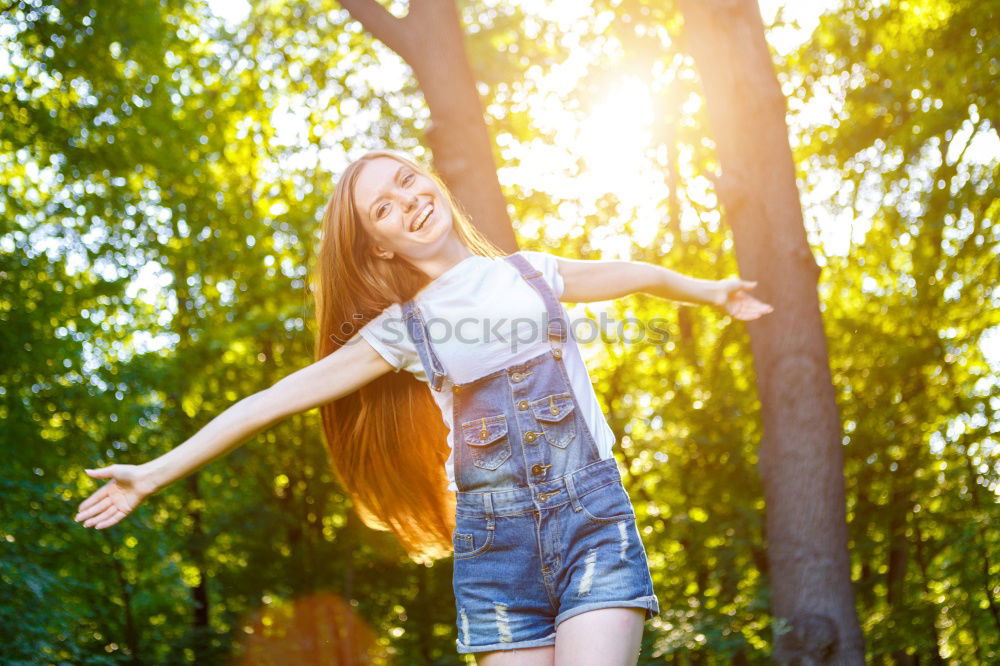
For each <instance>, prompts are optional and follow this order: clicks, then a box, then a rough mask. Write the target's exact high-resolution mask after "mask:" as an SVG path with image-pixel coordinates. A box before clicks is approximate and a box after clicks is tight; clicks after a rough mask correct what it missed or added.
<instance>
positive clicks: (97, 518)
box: [83, 504, 124, 527]
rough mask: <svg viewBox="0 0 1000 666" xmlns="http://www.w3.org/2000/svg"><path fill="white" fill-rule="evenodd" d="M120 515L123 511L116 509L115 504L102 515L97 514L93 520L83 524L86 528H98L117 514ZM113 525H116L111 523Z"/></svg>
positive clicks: (90, 519)
mask: <svg viewBox="0 0 1000 666" xmlns="http://www.w3.org/2000/svg"><path fill="white" fill-rule="evenodd" d="M118 513H122V512H121V510H120V509H119V508H118V507H116V506H115V505H114V504H110V505H109V506H108V507H107V508H106V509H104V511H102V512H101V513H99V514H97V515H96V516H94V517H93V518H89V519H87V520H86V521H85V522H84V523H83V526H84V527H96V526H97V525H100V524H101V523H103V522H105V521H107V520H108V519H109V518H111V517H112V516H114V515H115V514H118ZM122 515H124V514H122ZM115 522H118V521H115ZM111 524H112V525H113V524H114V523H111Z"/></svg>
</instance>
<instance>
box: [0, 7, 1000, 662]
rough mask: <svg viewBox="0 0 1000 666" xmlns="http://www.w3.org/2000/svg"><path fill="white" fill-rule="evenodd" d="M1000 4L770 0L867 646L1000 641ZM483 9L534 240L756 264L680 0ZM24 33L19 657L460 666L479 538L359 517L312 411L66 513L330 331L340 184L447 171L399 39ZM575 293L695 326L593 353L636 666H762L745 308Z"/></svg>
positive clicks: (246, 23) (267, 23)
mask: <svg viewBox="0 0 1000 666" xmlns="http://www.w3.org/2000/svg"><path fill="white" fill-rule="evenodd" d="M381 4H382V6H383V7H384V8H385V9H386V10H387V11H388V12H390V13H391V14H393V15H396V16H402V15H403V14H405V12H406V6H405V4H404V3H401V2H384V3H381ZM998 4H1000V3H997V2H995V1H988V2H979V3H973V2H971V1H964V0H949V1H938V0H921V1H913V2H909V3H864V2H854V1H853V0H843V1H834V0H830V1H829V2H827V3H801V4H792V3H788V4H781V3H774V2H766V3H762V14H763V18H764V23H765V26H766V35H767V39H768V43H769V46H770V48H771V51H772V56H773V61H774V63H775V65H776V67H777V69H778V74H779V80H780V83H781V89H782V92H783V93H784V95H785V97H786V100H787V104H788V107H789V113H788V122H789V125H790V128H791V131H790V135H789V138H790V140H791V147H792V150H793V154H794V157H795V159H796V165H797V174H796V175H797V182H798V187H799V190H800V192H801V194H802V202H803V207H804V208H803V210H804V218H805V220H804V221H805V226H806V231H807V235H808V240H809V244H810V249H811V250H812V253H813V254H814V256H815V257H816V260H817V263H818V264H819V267H820V269H821V272H820V277H819V286H820V308H821V310H822V312H823V318H824V326H825V330H826V336H827V341H828V344H829V350H830V366H831V368H830V369H831V371H832V377H833V383H834V386H835V387H836V391H837V404H838V408H839V411H840V416H841V425H842V427H843V434H844V441H843V455H844V458H845V479H846V491H847V519H848V524H849V529H850V549H851V562H852V565H851V566H852V578H853V581H854V586H855V590H856V593H857V600H856V601H857V612H858V616H859V619H860V622H861V628H862V631H863V633H864V635H865V638H866V650H867V658H868V660H869V661H870V662H872V663H893V664H909V663H913V664H915V663H917V661H918V660H919V661H921V662H926V661H935V662H937V663H963V664H964V663H989V662H991V661H996V659H997V658H998V652H1000V598H998V597H1000V536H998V534H1000V533H998V531H997V530H996V528H995V525H997V524H1000V516H998V509H997V489H998V478H997V475H998V471H997V470H998V457H1000V456H998V453H997V435H998V426H997V422H998V420H997V418H996V417H995V416H994V410H995V409H996V407H997V405H998V382H997V379H996V376H997V372H996V368H997V366H998V363H1000V352H998V348H1000V335H998V330H1000V329H998V328H997V326H998V324H1000V314H998V313H1000V309H998V308H997V307H996V306H997V293H996V289H995V285H996V284H997V283H998V282H1000V280H998V275H997V273H998V271H1000V262H998V261H996V255H997V232H996V230H995V227H994V226H993V224H992V222H993V221H994V220H995V218H996V216H997V210H998V206H1000V204H998V203H997V201H998V200H1000V199H998V197H997V185H996V182H997V177H996V176H997V169H998V159H997V158H998V155H1000V137H998V134H997V132H998V130H997V118H998V113H997V99H996V95H995V94H994V93H993V88H994V87H995V81H996V79H997V67H998V60H997V59H998V49H1000V46H998V44H1000V41H998V38H997V29H996V27H995V26H996V20H995V17H996V16H997V9H998ZM806 5H808V6H806ZM457 6H458V9H459V16H460V19H461V23H462V26H463V28H464V31H465V39H466V46H467V51H468V58H469V62H470V65H471V68H472V71H473V73H474V76H475V80H476V82H477V84H476V85H477V90H478V93H479V96H480V102H481V104H482V108H483V109H484V110H485V120H486V123H487V127H488V129H489V132H490V134H491V137H492V141H493V151H494V159H495V162H496V165H497V167H498V169H497V180H498V182H499V184H500V186H501V189H502V191H503V194H504V195H505V197H506V200H507V212H508V214H509V217H510V219H511V220H512V222H513V226H514V231H515V233H516V236H517V239H518V241H519V243H520V245H521V247H523V248H525V249H540V250H544V251H548V252H551V253H553V254H557V255H564V256H567V257H580V258H632V259H637V260H643V261H651V262H654V263H658V264H661V265H664V266H667V267H669V268H672V269H675V270H679V271H682V272H685V273H688V274H691V275H696V276H700V277H706V278H717V277H724V276H727V275H732V274H735V273H736V272H737V267H736V263H735V256H734V247H733V237H732V233H731V231H730V228H729V227H728V221H727V218H726V216H727V215H728V214H729V212H728V211H727V210H726V209H725V208H723V207H721V206H720V202H719V198H720V197H719V195H718V193H717V182H716V181H717V179H716V178H715V174H717V173H718V172H719V157H718V154H717V151H716V145H715V143H714V140H713V135H712V131H711V127H710V125H709V121H708V117H707V112H706V105H705V102H704V98H703V94H702V89H701V84H700V81H699V77H698V72H697V71H696V70H695V69H694V63H693V61H692V59H691V57H690V55H689V54H688V51H687V50H686V48H685V45H684V44H683V40H681V39H680V38H679V35H680V34H681V26H682V25H683V19H682V15H681V14H680V12H679V10H678V8H677V7H674V6H673V5H672V4H671V3H651V2H647V1H645V0H621V1H620V2H615V1H605V0H595V1H594V2H593V3H592V4H590V5H588V4H587V3H582V2H543V3H535V2H528V1H527V0H525V1H524V2H513V3H509V2H505V3H500V2H494V1H489V0H482V1H462V2H459V3H458V5H457ZM0 39H2V40H3V44H4V48H3V49H0V116H2V122H0V165H2V168H0V213H2V214H0V225H2V226H0V290H2V292H0V293H2V296H0V309H2V313H3V327H2V328H0V331H2V335H0V358H2V359H3V362H2V364H0V419H2V424H3V425H2V431H0V438H2V439H0V442H2V447H3V452H4V461H5V464H4V466H3V471H2V473H0V509H2V513H0V516H2V522H0V585H2V600H0V661H3V662H4V663H49V662H53V663H58V662H69V663H88V664H90V663H94V664H98V663H145V664H160V663H227V662H230V661H233V660H237V659H243V660H244V661H245V662H246V663H270V662H267V661H266V660H267V659H273V658H274V657H273V654H275V653H273V652H269V651H268V650H272V649H274V647H275V645H278V646H279V648H278V649H281V646H285V648H287V649H289V650H291V649H292V648H288V647H287V646H289V645H290V644H294V645H295V646H296V647H295V648H294V649H295V650H296V652H295V654H296V655H302V657H301V658H299V657H298V656H297V657H296V660H298V661H309V660H312V661H314V662H315V663H330V662H334V663H352V661H351V660H352V656H351V650H352V649H353V650H354V651H355V652H367V653H368V654H370V655H372V658H373V659H374V660H375V661H379V660H386V659H388V660H392V661H394V662H395V663H401V664H409V663H413V664H431V663H435V664H436V663H440V664H451V663H464V662H465V660H464V659H462V658H460V657H458V656H457V655H456V654H455V653H454V639H455V627H454V619H455V618H454V612H455V611H454V607H453V604H452V599H451V579H450V578H451V567H450V562H449V561H447V560H442V561H439V562H436V563H435V564H434V565H433V566H431V567H426V566H419V565H415V564H413V563H411V562H409V561H408V560H407V559H406V558H405V557H404V555H403V553H402V551H401V550H400V549H399V548H398V546H397V545H396V544H395V543H394V542H393V541H392V540H391V539H390V538H389V537H388V536H387V535H385V534H384V533H378V532H372V531H370V530H367V529H366V528H364V527H362V526H361V525H360V523H359V521H358V520H357V518H356V516H355V515H354V514H353V513H352V512H351V511H350V508H349V506H348V504H347V502H346V500H345V499H344V497H343V495H342V494H341V493H340V492H339V490H338V489H337V488H336V487H335V486H334V485H333V484H332V482H331V477H330V473H329V471H328V464H327V461H326V459H325V454H324V453H323V447H322V444H321V442H320V439H319V437H320V436H319V427H318V421H317V419H316V414H315V413H309V414H304V415H300V416H298V417H295V418H292V419H290V420H289V421H287V422H286V423H284V424H282V425H280V426H278V427H276V428H274V429H272V430H271V431H269V432H267V433H264V434H262V435H260V436H259V437H257V438H255V439H254V440H253V441H251V442H249V443H247V444H246V445H245V446H244V447H243V448H241V449H240V450H238V451H237V452H235V453H233V454H231V455H230V456H229V457H227V458H225V459H224V460H221V461H217V462H216V463H214V464H212V465H211V466H209V467H207V468H205V469H204V470H203V471H202V472H200V473H199V474H198V475H196V476H194V477H192V478H191V479H190V480H189V481H187V482H182V483H178V484H176V485H175V486H174V487H171V488H169V489H167V490H165V491H163V492H162V493H161V494H160V495H158V496H156V497H154V498H152V499H151V500H150V501H149V503H148V504H147V505H145V506H143V507H142V508H141V509H140V510H139V511H138V512H137V514H136V515H134V516H132V517H131V518H130V519H129V520H128V521H126V522H125V523H123V524H122V525H121V526H119V527H116V528H113V529H111V530H108V531H105V532H94V531H92V530H84V529H83V528H81V527H79V526H78V525H76V524H74V523H73V522H72V516H73V513H74V509H75V506H76V504H77V503H78V502H79V501H80V500H81V499H82V498H83V497H85V496H86V495H87V494H89V492H90V491H91V490H92V489H93V488H94V484H93V482H92V481H90V480H89V479H87V478H86V477H85V476H84V475H83V474H82V468H83V467H88V466H97V465H101V464H109V463H112V462H138V461H142V460H146V459H148V458H149V457H151V456H154V455H157V454H159V453H161V452H163V451H165V450H167V449H168V448H171V447H173V446H175V445H177V444H178V443H180V442H182V441H183V440H184V439H186V438H187V437H189V436H190V435H191V434H192V433H193V432H194V431H195V430H196V429H197V428H198V427H200V426H201V425H203V424H204V423H206V422H207V421H208V420H210V419H211V418H212V417H213V416H214V415H215V414H217V413H218V412H219V411H221V410H222V409H224V408H225V407H226V406H228V405H229V404H231V403H232V402H234V401H236V400H237V399H238V398H240V397H243V396H244V395H248V394H250V393H253V392H255V391H258V390H261V389H263V388H266V387H267V386H269V385H271V384H272V383H273V382H274V381H276V380H277V379H278V378H279V377H281V376H284V375H285V374H287V373H289V372H291V371H293V370H294V369H297V368H299V367H301V366H303V365H306V364H308V363H310V362H311V361H312V342H313V339H312V336H313V331H314V328H315V327H314V325H313V322H312V321H311V319H310V315H311V300H310V296H309V292H308V277H309V273H310V272H311V271H313V270H314V269H315V261H314V255H313V253H314V250H315V248H316V247H317V241H318V232H319V225H318V211H319V210H320V208H321V207H322V205H323V204H324V203H325V199H326V197H327V196H328V195H329V193H330V192H331V191H332V188H333V184H334V182H335V180H334V179H335V177H336V174H337V173H339V172H340V170H341V169H342V168H343V166H344V165H346V163H347V162H348V161H350V159H353V158H355V157H357V156H359V155H360V154H361V153H363V152H364V151H365V150H367V149H370V148H375V147H381V146H390V147H393V148H397V149H400V150H403V151H408V152H411V153H413V154H414V155H415V156H416V157H418V158H420V159H423V160H424V161H427V162H429V161H430V158H431V155H430V152H429V144H428V143H426V141H427V139H426V138H425V137H426V133H427V130H428V123H429V120H430V118H431V110H430V109H429V108H428V105H427V104H426V103H425V101H424V98H423V96H422V95H421V92H420V89H419V88H418V86H417V81H416V79H415V78H414V77H413V75H412V73H411V71H410V69H409V68H408V67H407V66H406V64H405V63H404V62H403V61H402V60H401V59H400V58H399V57H398V56H396V55H395V54H394V53H393V52H391V51H390V50H389V49H388V48H386V47H385V46H384V45H382V44H381V43H379V42H377V41H375V40H373V39H372V38H371V37H370V36H368V35H367V34H366V33H365V32H364V30H363V29H362V27H361V25H360V24H359V23H358V22H356V21H354V20H353V19H351V17H350V15H349V14H348V13H347V11H346V10H344V9H343V8H342V7H341V6H340V5H339V4H337V3H335V2H332V1H329V2H328V1H325V0H312V1H307V0H301V1H298V0H289V1H288V2H274V3H253V5H252V6H251V5H243V4H241V3H223V2H213V3H207V4H202V3H186V2H175V1H169V0H168V1H164V2H151V1H148V0H140V1H137V2H132V3H127V4H126V3H107V2H104V3H98V2H96V0H92V1H91V2H73V3H69V2H46V1H45V0H20V1H15V2H11V3H7V4H6V5H5V6H4V7H3V9H2V14H0ZM745 277H748V278H751V279H752V278H756V277H758V276H754V275H745ZM760 277H761V278H764V276H760ZM571 311H572V312H573V313H574V314H579V315H590V316H592V317H595V318H596V317H598V316H599V315H600V314H601V313H602V312H603V313H605V314H607V315H610V316H612V317H614V318H615V319H616V320H624V319H625V318H626V317H629V316H634V317H637V318H641V319H646V318H650V317H654V316H661V317H667V318H669V319H670V320H671V321H672V322H673V323H672V325H671V326H670V335H671V337H670V340H669V341H668V342H667V343H666V344H659V345H654V344H651V343H649V342H636V343H627V342H625V341H623V340H622V339H621V338H619V337H616V336H609V337H608V338H607V340H604V341H602V340H601V339H600V338H597V339H593V340H592V342H588V343H586V344H584V345H583V347H584V353H585V355H586V356H587V358H588V365H589V367H590V369H591V373H592V376H593V378H594V381H595V385H596V389H597V392H598V395H599V396H600V397H601V399H602V400H603V401H604V403H605V407H606V409H607V413H608V415H609V420H610V422H611V425H612V427H613V428H614V430H615V432H616V434H617V435H618V438H619V443H618V450H617V455H618V457H619V460H620V461H621V462H622V463H623V465H624V466H625V468H626V470H627V471H628V475H627V483H628V485H629V488H630V491H631V493H632V495H633V498H634V501H635V504H636V509H637V512H638V515H639V519H638V520H639V525H640V529H641V530H642V532H643V536H644V539H645V543H646V547H647V552H648V554H649V560H650V565H651V567H652V570H653V575H654V582H655V584H656V589H657V593H658V594H659V597H660V602H661V607H662V610H663V613H662V615H661V616H660V617H659V618H657V619H656V620H654V621H652V622H650V623H648V624H647V632H646V636H645V639H644V649H643V656H642V661H643V663H662V662H671V663H692V664H696V663H697V664H709V663H713V664H714V663H730V662H737V663H767V662H768V660H769V654H770V653H771V649H772V647H773V645H774V642H775V636H776V634H781V633H782V631H783V630H784V629H783V627H782V626H781V625H780V623H778V624H775V623H774V622H772V620H771V619H770V616H769V613H768V611H769V608H770V594H771V593H770V590H771V583H770V581H769V577H768V566H767V558H766V541H765V534H764V515H765V514H764V508H765V507H764V502H763V490H762V487H761V483H760V482H759V478H760V476H759V473H758V469H757V466H758V450H759V444H760V440H761V436H762V431H761V425H760V424H761V420H760V417H759V403H758V401H757V398H756V392H755V389H754V387H755V381H756V380H755V375H754V370H753V365H752V359H751V356H750V347H749V338H748V336H747V334H746V332H745V331H746V329H745V327H744V326H742V325H740V324H738V323H736V322H732V321H730V320H728V319H726V318H724V317H720V316H719V315H718V314H716V313H715V312H713V311H709V310H708V309H702V308H687V307H681V306H678V305H676V304H671V303H665V302H663V301H657V300H656V299H652V298H647V297H644V296H641V295H637V296H634V297H630V298H628V299H622V300H621V301H617V302H614V303H605V304H591V305H590V306H574V307H573V308H571ZM580 331H581V332H582V333H583V334H584V336H585V335H586V333H587V327H583V328H582V329H580ZM591 331H592V329H591ZM591 338H593V336H590V338H587V337H584V338H583V339H584V340H587V339H591ZM331 628H333V629H336V630H337V632H339V633H333V632H332V630H331ZM344 635H347V636H350V637H351V638H349V639H344V638H343V636H344ZM282 637H284V638H282ZM309 650H313V651H312V652H310V651H309ZM285 654H288V653H285ZM254 655H258V657H259V658H258V660H257V662H253V661H252V659H253V658H254ZM268 655H272V656H270V657H269V656H268ZM309 655H312V657H310V656H309ZM331 655H335V656H331ZM336 660H339V661H336Z"/></svg>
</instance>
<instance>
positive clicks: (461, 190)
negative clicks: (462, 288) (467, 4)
mask: <svg viewBox="0 0 1000 666" xmlns="http://www.w3.org/2000/svg"><path fill="white" fill-rule="evenodd" d="M340 4H341V5H342V6H343V7H344V8H345V9H346V10H347V11H348V12H350V14H351V16H353V17H354V18H355V19H357V20H358V21H360V22H361V24H362V25H363V26H364V27H365V29H366V30H368V32H370V33H371V34H372V35H373V36H374V37H375V38H376V39H378V40H379V41H381V42H382V43H384V44H385V45H386V46H388V47H389V48H391V49H392V50H393V51H395V52H396V53H397V54H399V56H400V57H402V58H403V60H405V61H406V62H407V64H409V65H410V67H411V68H412V69H413V73H414V75H415V76H416V77H417V81H418V82H419V84H420V89H421V91H423V94H424V99H425V100H426V101H427V106H428V108H430V111H431V126H430V128H429V129H428V130H427V142H428V144H430V147H431V150H432V151H433V153H434V168H435V169H436V170H437V172H438V173H439V174H440V175H441V177H442V178H443V179H444V181H445V183H446V184H447V185H448V187H449V188H450V189H451V191H452V192H453V193H454V195H455V197H456V198H457V199H458V201H459V203H460V204H461V205H462V207H463V208H464V209H465V211H466V212H467V213H468V214H469V216H470V217H471V218H472V222H473V224H475V226H476V227H477V228H478V229H479V230H480V231H481V232H482V233H483V234H484V235H485V236H486V237H487V238H489V239H490V240H491V241H493V243H495V244H496V245H497V246H499V247H500V248H501V249H503V250H505V251H507V252H515V251H516V250H517V249H518V248H517V242H516V241H515V240H514V229H513V227H512V226H511V222H510V217H509V216H508V215H507V204H506V201H505V200H504V198H503V194H502V193H501V191H500V182H499V181H498V180H497V170H496V162H495V161H494V160H493V147H492V146H493V143H492V140H491V139H490V136H489V132H488V131H487V130H486V123H485V122H484V120H483V108H482V104H481V103H480V101H479V94H478V92H477V91H476V81H475V78H474V77H473V75H472V68H471V67H470V66H469V60H468V57H467V56H466V53H465V41H464V36H463V33H462V26H461V24H460V22H459V17H458V10H457V9H456V8H455V3H454V1H453V0H410V7H409V13H408V14H407V15H406V16H405V17H404V18H396V17H394V16H393V15H392V14H390V13H389V12H387V11H386V10H385V9H383V8H382V6H381V5H379V4H378V3H376V2H375V1H374V0H340Z"/></svg>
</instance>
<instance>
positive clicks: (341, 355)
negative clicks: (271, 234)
mask: <svg viewBox="0 0 1000 666" xmlns="http://www.w3.org/2000/svg"><path fill="white" fill-rule="evenodd" d="M392 369H393V368H392V366H391V365H389V363H388V362H386V360H385V359H383V358H382V357H381V356H380V355H379V354H378V352H376V351H375V350H374V349H373V348H372V347H371V345H370V344H368V342H367V341H365V340H364V339H363V338H360V336H358V337H357V338H354V339H352V340H351V341H350V342H349V344H346V345H344V346H343V347H341V348H340V349H338V350H337V351H335V352H334V353H332V354H330V355H328V356H326V357H325V358H323V359H320V360H319V361H316V362H315V363H313V364H312V365H309V366H306V367H304V368H302V369H301V370H297V371H295V372H293V373H292V374H290V375H287V376H286V377H284V378H282V379H281V380H279V381H278V382H276V383H275V384H274V385H273V386H271V387H270V388H267V389H264V390H263V391H260V392H258V393H254V394H253V395H251V396H248V397H246V398H243V399H242V400H240V401H239V402H236V403H234V404H233V405H230V406H229V407H228V408H227V409H226V410H224V411H223V412H222V413H221V414H219V415H218V416H216V417H215V418H214V419H212V420H211V421H209V422H208V424H206V425H205V426H204V427H203V428H202V429H201V430H199V431H198V432H196V433H195V434H194V435H192V436H191V438H190V439H188V440H187V441H186V442H184V443H182V444H181V445H179V446H177V447H176V448H174V449H171V450H170V451H168V452H167V453H165V454H163V455H162V456H160V457H159V458H155V459H154V460H150V461H149V462H146V463H143V464H141V465H111V466H109V467H103V468H101V469H93V470H90V469H88V470H86V472H87V474H88V475H90V476H91V477H92V478H95V479H110V480H109V481H108V482H107V483H106V484H105V485H104V486H102V487H101V488H99V489H98V490H97V491H95V492H94V493H93V494H92V495H91V496H90V497H88V498H87V499H86V500H84V501H83V502H82V503H81V504H80V506H79V509H78V512H77V515H76V518H75V520H76V521H77V522H83V525H84V527H96V528H97V529H104V528H106V527H111V526H112V525H114V524H115V523H117V522H118V521H120V520H121V519H122V518H124V517H125V516H127V515H128V514H129V513H131V512H132V510H133V509H135V507H136V506H138V505H139V503H140V502H142V500H144V499H145V498H146V497H148V496H149V495H151V494H152V493H154V492H156V491H157V490H159V489H160V488H163V487H164V486H167V485H170V484H171V483H173V482H174V481H176V480H177V479H180V478H182V477H184V476H187V475H188V474H190V473H191V472H193V471H195V470H197V469H199V468H201V467H202V466H204V465H206V464H208V463H209V462H211V461H212V460H215V459H216V458H218V457H220V456H222V455H225V454H226V453H228V452H230V451H232V450H233V449H235V448H237V447H238V446H239V445H240V444H242V443H243V442H244V441H246V440H247V439H249V438H250V437H251V436H253V435H255V434H257V433H259V432H260V431H262V430H266V429H268V428H270V427H271V426H273V425H275V424H277V423H279V422H281V421H283V420H284V419H286V418H288V417H289V416H292V415H293V414H298V413H299V412H304V411H307V410H309V409H312V408H313V407H318V406H320V405H322V404H325V403H327V402H330V401H332V400H336V399H337V398H340V397H342V396H344V395H347V394H349V393H352V392H353V391H356V390H357V389H359V388H361V387H362V386H364V385H365V384H367V383H368V382H370V381H372V380H373V379H375V378H376V377H379V376H381V375H383V374H385V373H386V372H388V371H390V370H392Z"/></svg>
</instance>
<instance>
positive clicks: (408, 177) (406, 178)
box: [403, 173, 416, 185]
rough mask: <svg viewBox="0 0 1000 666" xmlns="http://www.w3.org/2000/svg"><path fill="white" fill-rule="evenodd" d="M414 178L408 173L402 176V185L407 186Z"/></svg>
mask: <svg viewBox="0 0 1000 666" xmlns="http://www.w3.org/2000/svg"><path fill="white" fill-rule="evenodd" d="M415 178H416V176H414V175H413V174H412V173H408V174H406V175H405V176H403V184H404V185H409V184H410V183H412V182H413V180H414V179H415Z"/></svg>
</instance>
